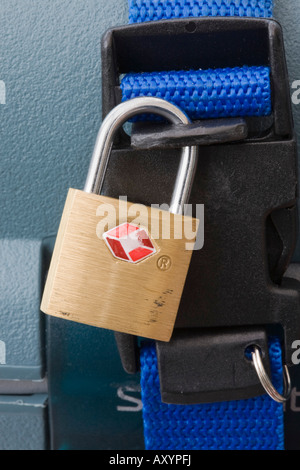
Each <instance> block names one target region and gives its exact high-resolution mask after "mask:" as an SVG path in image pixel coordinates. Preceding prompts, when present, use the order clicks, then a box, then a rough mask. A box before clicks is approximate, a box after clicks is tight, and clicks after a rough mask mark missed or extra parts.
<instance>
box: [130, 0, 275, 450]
mask: <svg viewBox="0 0 300 470" xmlns="http://www.w3.org/2000/svg"><path fill="white" fill-rule="evenodd" d="M192 16H195V17H199V16H253V17H266V18H267V17H271V16H272V1H271V0H129V22H130V23H141V22H145V21H156V20H160V19H171V18H181V17H192ZM224 77H225V78H224ZM241 77H242V78H241ZM121 88H122V94H123V100H126V99H130V98H133V97H135V96H145V95H148V96H149V95H150V96H157V97H161V98H164V99H167V100H168V101H171V102H173V103H174V104H177V105H178V106H180V107H181V108H182V109H183V110H184V111H185V112H186V113H187V114H188V115H189V116H190V118H191V119H201V118H206V119H208V118H216V117H233V116H246V115H248V116H251V115H254V116H255V115H267V114H270V112H271V92H270V79H269V70H267V69H266V68H264V67H255V68H252V67H246V66H245V67H242V68H241V69H240V70H237V69H225V70H224V69H223V70H221V69H219V70H208V71H200V70H199V71H189V72H182V71H179V72H166V73H163V72H160V73H151V74H128V75H127V76H126V77H125V78H124V79H123V80H122V83H121ZM251 113H253V114H251ZM269 354H270V361H271V370H272V381H273V384H274V386H275V387H276V388H277V389H278V391H279V392H281V393H282V388H283V385H282V358H281V346H280V343H279V341H278V340H277V339H276V338H272V339H270V342H269ZM199 373H201V371H199ZM141 390H142V401H143V419H144V436H145V448H146V449H147V450H248V449H249V450H283V449H284V424H283V406H282V405H281V404H278V403H276V402H274V401H273V400H272V399H271V398H270V397H269V396H268V395H263V396H260V397H256V398H253V399H250V400H240V401H231V402H222V403H212V404H202V405H193V406H192V405H188V406H182V405H167V404H164V403H162V402H161V398H160V387H159V376H158V369H157V358H156V351H155V346H154V343H151V342H148V343H144V344H143V346H142V348H141Z"/></svg>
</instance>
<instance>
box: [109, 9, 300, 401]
mask: <svg viewBox="0 0 300 470" xmlns="http://www.w3.org/2000/svg"><path fill="white" fill-rule="evenodd" d="M241 65H249V66H251V65H268V66H269V67H270V71H271V87H272V115H271V116H268V117H254V118H246V119H245V122H246V125H247V128H248V138H247V139H245V140H244V141H243V142H235V143H229V142H228V141H227V143H225V144H224V143H223V144H221V145H220V143H218V144H214V145H205V146H202V147H201V149H200V158H199V166H198V171H197V175H196V178H195V182H194V186H193V190H192V194H191V199H190V203H192V204H196V203H201V204H204V206H205V243H204V247H203V249H202V250H200V251H197V252H196V251H195V252H194V253H193V256H192V261H191V265H190V269H189V273H188V277H187V281H186V287H185V289H184V292H183V296H182V300H181V304H180V308H179V312H178V316H177V321H176V325H175V332H174V336H173V337H172V339H171V341H170V343H163V344H162V343H157V351H158V360H159V371H160V382H161V388H162V398H163V400H165V401H167V402H168V401H171V402H172V403H200V402H205V401H210V400H213V401H215V400H216V401H218V400H230V399H239V398H240V399H241V398H249V396H253V395H255V394H260V393H263V390H262V388H261V387H260V385H259V381H258V378H257V377H256V375H255V372H254V370H253V367H252V365H251V363H249V361H248V362H247V359H246V358H245V356H244V350H245V348H246V347H247V346H249V341H250V342H252V343H253V344H254V343H255V344H256V343H257V344H258V345H259V346H260V348H261V351H262V353H263V355H264V356H265V357H266V358H267V350H268V346H267V336H269V335H270V334H276V335H278V336H279V337H280V338H281V339H282V347H283V356H284V357H283V360H284V361H285V363H286V364H287V365H291V364H292V362H291V356H292V352H293V350H292V343H293V341H294V340H295V339H296V338H299V337H300V336H299V335H300V315H299V313H300V283H299V282H298V281H296V280H295V279H289V278H284V273H285V271H286V269H287V267H288V265H289V263H290V261H291V258H292V254H293V251H294V247H295V243H296V238H297V205H296V204H297V203H296V196H297V194H296V193H297V170H296V168H297V150H296V142H295V138H294V132H293V119H292V113H291V105H290V95H289V84H288V76H287V68H286V62H285V53H284V45H283V37H282V30H281V27H280V25H279V24H278V23H277V22H276V21H274V20H265V19H250V18H213V19H211V18H201V19H197V18H193V19H182V20H170V21H162V22H153V23H143V24H139V25H131V26H125V27H122V28H116V29H112V30H110V31H108V32H107V33H106V35H105V36H104V38H103V42H102V71H103V72H102V86H103V115H104V116H105V115H106V114H107V113H108V112H109V111H110V110H111V109H112V108H113V107H115V106H116V105H117V104H118V103H119V102H120V99H121V96H120V77H121V75H122V74H125V73H128V72H147V71H163V70H164V71H166V70H176V69H177V70H180V69H199V68H203V69H205V68H206V69H207V68H216V67H218V68H221V67H234V66H241ZM205 122H206V121H202V124H204V126H205ZM217 124H218V125H219V124H220V123H219V122H218V123H217ZM202 127H203V126H202ZM150 129H151V128H150ZM244 131H245V127H244ZM136 132H137V133H136ZM150 132H152V129H151V130H150ZM156 132H157V139H156V145H157V146H158V148H151V144H149V143H150V140H151V136H149V135H148V136H147V131H146V132H144V131H143V135H141V131H140V130H138V129H137V130H136V129H135V130H134V132H133V141H134V143H135V145H136V147H132V146H130V137H129V136H128V135H127V134H126V133H125V132H124V131H122V132H120V133H119V136H118V140H117V142H116V145H115V146H114V149H113V152H112V156H111V159H110V164H109V168H108V171H107V177H106V181H105V185H104V189H103V194H106V195H109V196H111V197H119V196H120V195H123V194H126V195H127V197H128V200H132V201H136V202H139V203H143V204H146V205H150V204H154V203H157V204H161V203H162V202H167V201H169V199H170V195H171V193H172V185H173V175H174V174H176V171H177V166H178V159H179V156H180V150H179V149H177V148H170V142H171V146H172V145H174V146H175V147H176V146H177V145H179V144H181V143H182V140H180V138H181V139H184V138H186V135H185V136H184V135H183V136H181V137H180V138H179V137H178V135H177V137H176V138H172V137H171V138H170V132H171V133H172V132H173V131H172V130H170V128H169V129H168V128H165V127H163V126H162V131H161V132H160V131H156ZM175 134H176V132H175ZM197 139H198V144H199V145H200V144H201V143H202V144H203V143H205V139H204V140H202V141H201V142H200V143H199V139H200V140H201V138H200V137H199V135H198V136H197ZM227 140H228V139H227ZM232 140H233V139H232ZM237 140H238V139H237ZM141 142H142V143H141ZM145 142H146V148H147V149H146V150H145V149H143V150H141V149H140V148H139V146H140V147H145ZM172 142H173V144H172ZM208 143H209V144H211V143H212V142H208ZM148 144H149V145H148ZM129 161H130V175H131V176H130V177H129V172H128V170H127V168H128V167H129ZM157 168H159V170H160V174H159V175H158V174H157ZM126 170H127V171H126ZM213 336H214V337H215V339H216V341H213V342H211V341H208V338H212V337H213ZM228 338H230V341H228ZM263 338H264V339H263ZM116 340H117V344H118V348H119V352H120V356H121V359H122V364H123V366H124V368H125V370H126V371H127V372H129V373H135V372H136V371H138V369H139V355H138V340H137V338H135V337H133V336H130V335H124V334H120V333H116ZM209 345H211V346H209ZM216 347H217V349H216ZM222 351H223V352H224V354H225V356H226V361H227V365H228V367H223V368H222V367H219V362H218V361H219V360H220V358H221V356H222ZM238 352H239V353H238ZM205 356H206V357H208V356H210V360H209V361H204V360H203V357H205ZM225 356H224V357H225ZM176 357H177V358H179V357H182V358H184V360H185V361H186V363H188V364H189V365H190V367H186V368H185V375H184V377H181V376H180V374H179V373H176V362H178V361H177V359H176V360H175V359H174V358H176ZM213 358H214V359H213ZM174 364H175V366H174ZM195 370H196V371H197V374H198V376H201V377H202V379H203V378H204V380H198V381H195V375H193V374H194V371H195ZM237 370H239V386H238V387H233V384H234V383H236V382H235V381H236V375H235V374H236V372H235V371H237ZM216 371H217V372H216ZM230 371H231V372H230ZM174 374H175V375H174ZM249 374H250V375H249ZM251 374H252V375H251ZM175 376H176V377H175ZM174 377H175V382H174ZM208 377H210V378H209V379H208ZM243 377H244V379H243ZM246 377H247V378H246ZM249 377H250V378H249ZM240 379H241V380H240ZM183 382H184V386H183V385H182V384H183ZM207 384H209V385H207Z"/></svg>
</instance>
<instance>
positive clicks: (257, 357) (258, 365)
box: [251, 346, 292, 403]
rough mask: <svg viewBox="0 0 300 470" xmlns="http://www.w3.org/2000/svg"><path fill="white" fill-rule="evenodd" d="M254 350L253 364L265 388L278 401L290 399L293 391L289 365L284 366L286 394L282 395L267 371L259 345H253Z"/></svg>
mask: <svg viewBox="0 0 300 470" xmlns="http://www.w3.org/2000/svg"><path fill="white" fill-rule="evenodd" d="M253 350H254V351H253V352H252V353H251V356H252V361H253V365H254V367H255V370H256V373H257V375H258V378H259V380H260V383H261V384H262V386H263V388H264V389H265V391H266V392H267V394H268V395H269V396H270V397H271V398H272V399H273V400H274V401H276V402H277V403H285V402H286V401H287V400H288V399H289V397H290V395H291V391H292V386H291V378H290V374H289V371H288V368H287V366H286V365H284V366H283V382H284V394H283V395H280V393H278V392H277V390H276V389H275V388H274V387H273V384H272V382H271V381H270V379H269V377H268V374H267V373H266V371H265V368H264V366H263V363H262V359H261V354H260V350H259V348H258V347H257V346H253Z"/></svg>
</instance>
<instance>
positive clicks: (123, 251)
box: [103, 222, 156, 263]
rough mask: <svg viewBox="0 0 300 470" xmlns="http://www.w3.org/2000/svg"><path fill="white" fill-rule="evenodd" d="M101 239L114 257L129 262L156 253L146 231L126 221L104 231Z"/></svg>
mask: <svg viewBox="0 0 300 470" xmlns="http://www.w3.org/2000/svg"><path fill="white" fill-rule="evenodd" d="M103 239H104V241H105V243H106V244H107V246H108V248H109V249H110V251H111V253H112V254H113V256H114V257H115V258H118V259H121V260H123V261H128V262H129V263H138V262H139V261H142V260H143V259H145V258H148V257H149V256H151V255H153V254H154V253H156V249H155V247H154V245H153V243H152V241H151V238H150V237H149V235H148V233H147V231H146V230H145V229H144V228H141V227H139V226H137V225H133V224H129V223H127V222H125V223H124V224H121V225H118V227H115V228H113V229H111V230H108V232H105V233H104V234H103Z"/></svg>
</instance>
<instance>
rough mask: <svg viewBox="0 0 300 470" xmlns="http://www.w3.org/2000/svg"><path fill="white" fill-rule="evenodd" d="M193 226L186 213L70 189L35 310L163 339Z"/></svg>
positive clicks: (188, 257) (175, 305) (173, 309)
mask: <svg viewBox="0 0 300 470" xmlns="http://www.w3.org/2000/svg"><path fill="white" fill-rule="evenodd" d="M168 224H169V226H168ZM126 225H128V226H129V227H130V229H129V231H130V230H131V231H132V232H134V233H133V235H131V236H130V237H129V238H128V237H127V236H126V234H125V235H124V233H122V230H123V231H124V227H126ZM120 226H121V228H120ZM185 227H190V228H191V231H190V232H189V235H188V237H186V229H185ZM197 229H198V220H197V219H192V218H191V217H187V216H181V215H174V214H170V213H169V212H166V211H164V210H161V209H157V208H150V207H146V206H142V205H138V204H131V203H129V202H127V201H124V200H121V201H120V200H117V199H112V198H108V197H105V196H99V195H95V194H88V193H85V192H83V191H80V190H76V189H70V190H69V193H68V197H67V200H66V204H65V208H64V212H63V216H62V219H61V223H60V227H59V231H58V235H57V240H56V244H55V248H54V252H53V256H52V260H51V265H50V268H49V272H48V276H47V280H46V285H45V289H44V294H43V298H42V303H41V310H42V311H43V312H44V313H46V314H48V315H53V316H56V317H60V318H64V319H68V320H71V321H75V322H79V323H84V324H88V325H93V326H96V327H100V328H105V329H109V330H114V331H119V332H123V333H128V334H132V335H136V336H142V337H145V338H151V339H155V340H161V341H169V340H170V338H171V335H172V331H173V328H174V323H175V319H176V315H177V311H178V308H179V304H180V299H181V296H182V292H183V288H184V284H185V280H186V276H187V272H188V268H189V264H190V260H191V256H192V252H193V251H192V249H191V247H192V246H193V243H194V241H195V237H194V238H192V239H191V236H190V233H194V234H196V232H197ZM129 231H128V229H127V232H128V233H129ZM154 232H155V234H154ZM187 247H188V248H187ZM126 258H127V259H126Z"/></svg>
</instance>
